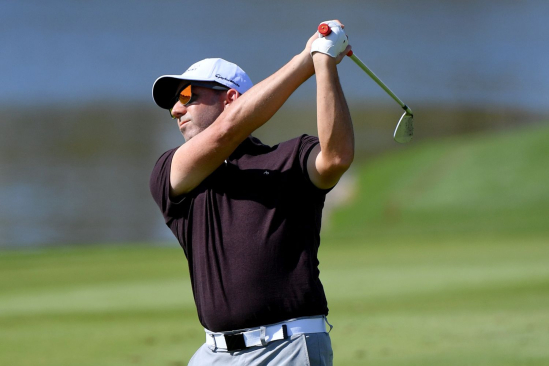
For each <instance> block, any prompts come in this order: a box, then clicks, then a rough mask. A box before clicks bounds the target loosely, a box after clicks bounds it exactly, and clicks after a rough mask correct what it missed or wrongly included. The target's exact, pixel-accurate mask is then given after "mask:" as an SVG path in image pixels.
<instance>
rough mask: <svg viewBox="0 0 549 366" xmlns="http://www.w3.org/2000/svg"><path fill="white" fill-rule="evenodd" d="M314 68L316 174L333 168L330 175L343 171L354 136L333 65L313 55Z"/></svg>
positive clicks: (332, 61)
mask: <svg viewBox="0 0 549 366" xmlns="http://www.w3.org/2000/svg"><path fill="white" fill-rule="evenodd" d="M314 66H315V71H316V81H317V128H318V137H319V140H320V147H321V157H320V159H319V160H318V164H320V165H321V166H318V168H319V172H320V173H322V171H323V170H325V169H333V170H334V173H337V172H338V171H340V170H343V172H344V171H345V170H346V169H347V168H348V167H349V165H350V164H351V162H352V160H353V157H354V134H353V124H352V121H351V114H350V112H349V108H348V106H347V102H346V100H345V96H344V94H343V90H342V88H341V84H340V82H339V76H338V73H337V62H336V60H335V59H334V58H331V57H329V56H326V55H323V54H315V56H314ZM318 164H317V165H318ZM343 172H341V174H343Z"/></svg>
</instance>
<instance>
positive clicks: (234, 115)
mask: <svg viewBox="0 0 549 366" xmlns="http://www.w3.org/2000/svg"><path fill="white" fill-rule="evenodd" d="M313 74H314V65H313V62H312V60H311V57H310V55H309V54H308V52H302V53H300V54H298V55H296V56H295V57H293V58H292V60H290V62H288V63H287V64H286V65H284V66H283V67H282V68H281V69H279V70H278V71H277V72H275V73H274V74H273V75H271V76H269V77H268V78H267V79H265V80H263V81H261V82H260V83H258V84H256V85H255V86H254V87H253V88H251V89H250V90H249V91H247V92H246V93H245V94H243V95H242V96H241V97H240V98H238V99H237V100H236V101H235V102H234V103H232V104H231V106H230V108H228V109H227V110H226V111H225V112H224V113H226V116H224V118H225V119H226V120H227V121H229V122H230V123H232V124H234V125H235V127H236V128H238V129H243V132H244V133H243V134H244V135H246V136H247V135H248V134H250V133H251V132H253V131H254V130H255V129H257V128H258V127H260V126H261V125H263V124H264V123H265V122H267V121H268V120H269V119H270V118H271V117H272V116H273V115H274V114H275V113H276V112H277V111H278V110H279V109H280V107H282V105H283V104H284V103H285V102H286V101H287V100H288V98H289V97H290V95H292V93H293V92H294V91H295V90H296V89H297V88H298V87H299V86H300V85H301V84H303V83H304V82H305V81H306V80H307V79H309V78H310V77H311V76H312V75H313Z"/></svg>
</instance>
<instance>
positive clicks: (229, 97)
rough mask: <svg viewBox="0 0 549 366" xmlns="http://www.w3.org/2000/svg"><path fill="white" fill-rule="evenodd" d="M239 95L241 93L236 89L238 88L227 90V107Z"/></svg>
mask: <svg viewBox="0 0 549 366" xmlns="http://www.w3.org/2000/svg"><path fill="white" fill-rule="evenodd" d="M238 97H240V93H239V92H238V91H236V89H229V90H227V94H225V108H226V107H228V106H229V104H231V103H232V102H234V101H235V100H237V99H238Z"/></svg>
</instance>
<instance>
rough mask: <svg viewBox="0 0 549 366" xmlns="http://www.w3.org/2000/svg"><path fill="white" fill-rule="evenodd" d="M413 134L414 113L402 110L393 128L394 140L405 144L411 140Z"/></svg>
mask: <svg viewBox="0 0 549 366" xmlns="http://www.w3.org/2000/svg"><path fill="white" fill-rule="evenodd" d="M413 136H414V115H413V114H411V113H409V112H404V114H403V115H402V117H400V120H399V121H398V124H397V126H396V129H395V133H394V135H393V138H394V139H395V141H396V142H399V143H401V144H405V143H407V142H410V141H411V140H412V137H413Z"/></svg>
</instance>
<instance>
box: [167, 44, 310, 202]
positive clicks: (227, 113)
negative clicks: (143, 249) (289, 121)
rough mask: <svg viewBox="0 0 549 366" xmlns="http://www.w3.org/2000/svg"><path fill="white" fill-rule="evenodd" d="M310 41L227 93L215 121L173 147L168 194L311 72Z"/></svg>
mask: <svg viewBox="0 0 549 366" xmlns="http://www.w3.org/2000/svg"><path fill="white" fill-rule="evenodd" d="M312 38H313V37H311V39H312ZM310 43H311V42H310V41H309V42H308V43H307V47H306V48H305V50H304V51H303V52H302V53H300V54H299V55H297V56H295V57H294V58H293V59H292V60H291V61H290V62H289V63H287V64H286V65H285V66H284V67H282V68H281V69H280V70H278V71H277V72H276V73H274V74H273V75H271V76H270V77H268V78H267V79H265V80H263V81H262V82H260V83H258V84H256V85H255V86H253V87H252V88H251V89H250V90H248V91H247V92H246V93H244V94H243V95H242V96H240V97H238V98H236V99H234V98H233V99H231V98H230V97H227V107H226V108H225V110H224V111H223V112H222V113H221V115H220V116H219V117H218V118H217V119H216V120H215V122H213V123H212V124H211V125H210V126H209V127H207V128H206V129H205V130H204V131H202V132H201V133H199V134H197V135H196V136H194V137H193V138H192V139H190V140H189V141H187V142H186V143H185V144H183V145H182V146H181V147H180V148H179V149H178V150H177V151H176V153H175V154H174V157H173V161H172V167H171V174H170V183H171V196H172V197H175V196H179V195H181V194H184V193H187V192H190V191H191V190H192V189H194V188H195V187H196V186H198V185H199V184H200V182H202V181H203V180H204V179H205V178H206V177H207V176H209V175H210V174H211V173H212V172H213V171H214V170H215V169H217V168H218V167H219V166H220V165H221V164H222V163H223V161H224V160H225V159H227V158H228V157H229V155H230V154H231V153H232V152H233V151H234V150H235V149H236V148H237V147H238V145H239V144H240V143H241V142H242V141H244V139H246V137H248V136H249V135H250V134H251V133H252V132H253V131H255V130H256V129H257V128H259V127H260V126H261V125H263V124H264V123H265V122H267V121H268V120H269V119H270V118H271V117H272V116H273V115H274V114H275V113H276V111H278V109H279V108H280V107H281V106H282V105H283V104H284V103H285V102H286V100H287V99H288V98H289V97H290V95H291V94H292V93H293V92H294V91H295V90H296V89H297V88H298V87H299V86H300V85H301V84H302V83H303V82H305V81H306V80H307V79H309V78H310V77H311V76H312V75H313V73H314V65H313V62H312V59H311V56H310V54H309V52H310V51H309V50H310ZM229 94H230V93H229ZM229 94H228V95H229Z"/></svg>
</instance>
